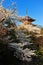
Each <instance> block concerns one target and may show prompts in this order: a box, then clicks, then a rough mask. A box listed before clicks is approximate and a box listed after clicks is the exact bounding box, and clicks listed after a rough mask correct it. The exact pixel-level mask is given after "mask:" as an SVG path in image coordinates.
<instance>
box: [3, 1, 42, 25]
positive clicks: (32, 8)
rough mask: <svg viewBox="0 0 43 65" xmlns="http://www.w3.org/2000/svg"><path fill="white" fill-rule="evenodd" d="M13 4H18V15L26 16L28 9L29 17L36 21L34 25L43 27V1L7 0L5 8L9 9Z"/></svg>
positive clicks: (4, 4)
mask: <svg viewBox="0 0 43 65" xmlns="http://www.w3.org/2000/svg"><path fill="white" fill-rule="evenodd" d="M11 2H16V7H17V10H18V15H20V16H25V15H26V9H27V8H28V15H29V16H30V17H32V18H34V19H36V21H35V22H34V23H35V24H38V25H42V26H43V0H5V2H4V3H3V6H4V7H5V8H8V6H9V5H11Z"/></svg>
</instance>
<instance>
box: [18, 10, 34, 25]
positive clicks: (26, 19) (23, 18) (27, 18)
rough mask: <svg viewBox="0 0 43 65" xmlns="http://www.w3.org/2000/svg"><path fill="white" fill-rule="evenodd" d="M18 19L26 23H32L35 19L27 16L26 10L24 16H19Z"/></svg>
mask: <svg viewBox="0 0 43 65" xmlns="http://www.w3.org/2000/svg"><path fill="white" fill-rule="evenodd" d="M19 21H20V22H22V23H24V24H25V25H27V24H32V22H33V21H35V19H33V18H31V17H29V16H28V11H26V16H23V17H19Z"/></svg>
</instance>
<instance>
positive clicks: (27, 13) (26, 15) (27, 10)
mask: <svg viewBox="0 0 43 65" xmlns="http://www.w3.org/2000/svg"><path fill="white" fill-rule="evenodd" d="M26 16H28V8H27V9H26Z"/></svg>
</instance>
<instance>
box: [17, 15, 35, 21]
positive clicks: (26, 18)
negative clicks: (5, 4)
mask: <svg viewBox="0 0 43 65" xmlns="http://www.w3.org/2000/svg"><path fill="white" fill-rule="evenodd" d="M18 18H19V20H20V21H23V20H24V21H25V20H27V21H30V22H33V21H35V19H33V18H31V17H29V16H23V17H21V16H19V17H18Z"/></svg>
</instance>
